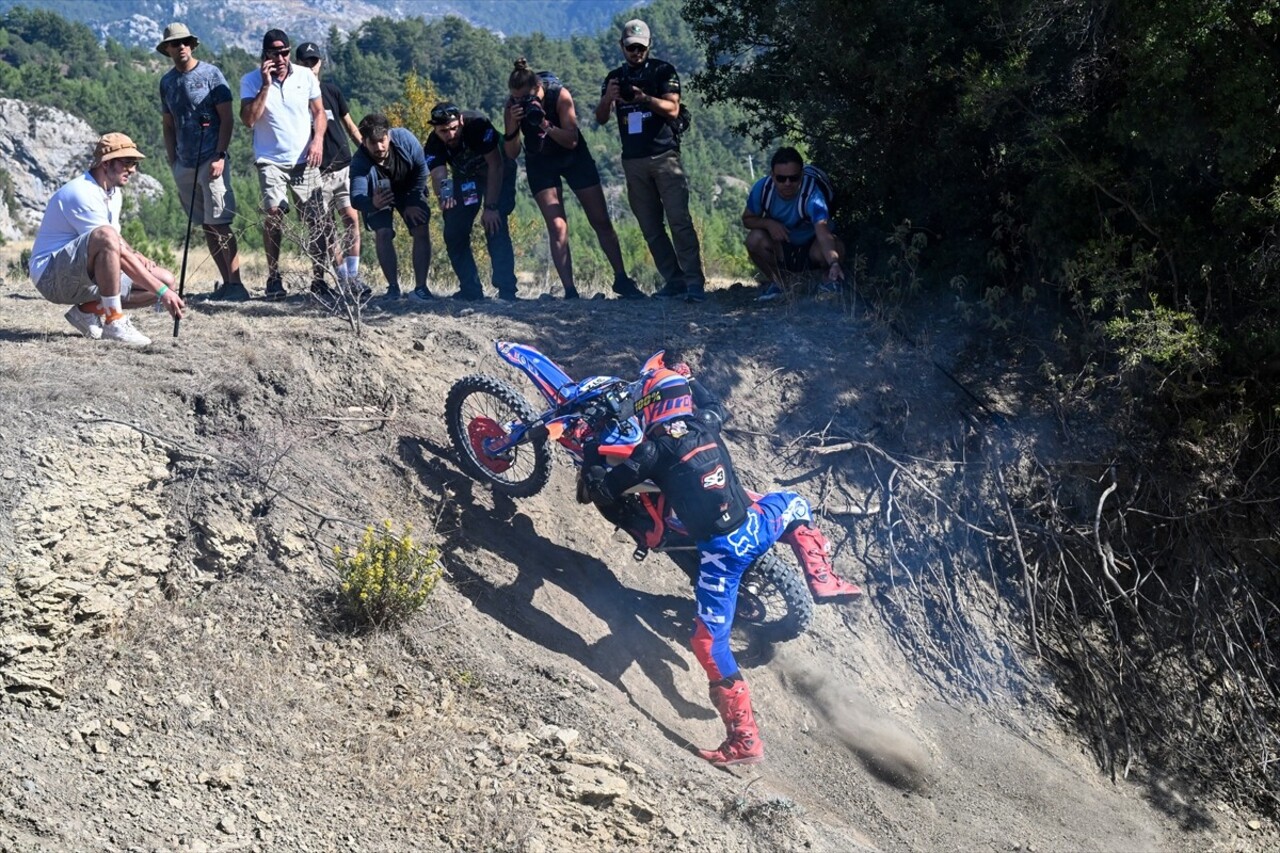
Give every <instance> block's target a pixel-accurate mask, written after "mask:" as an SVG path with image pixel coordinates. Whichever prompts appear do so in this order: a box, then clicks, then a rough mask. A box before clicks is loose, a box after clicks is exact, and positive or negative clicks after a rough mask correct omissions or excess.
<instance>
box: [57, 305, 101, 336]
mask: <svg viewBox="0 0 1280 853" xmlns="http://www.w3.org/2000/svg"><path fill="white" fill-rule="evenodd" d="M62 316H63V317H66V318H67V322H68V323H70V324H71V325H73V326H75V327H76V330H77V331H79V332H80V334H82V335H84V336H85V337H86V338H93V339H94V340H95V341H96V340H98V339H99V338H101V337H102V317H101V316H100V315H98V314H94V313H91V312H89V311H81V310H80V306H79V305H72V306H71V307H70V308H68V309H67V313H65V314H63V315H62Z"/></svg>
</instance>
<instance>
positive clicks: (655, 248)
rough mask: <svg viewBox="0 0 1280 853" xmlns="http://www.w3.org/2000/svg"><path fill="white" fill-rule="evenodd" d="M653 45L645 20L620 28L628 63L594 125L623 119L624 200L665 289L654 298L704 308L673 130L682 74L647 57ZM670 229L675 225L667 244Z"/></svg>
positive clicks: (606, 92)
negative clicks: (612, 118)
mask: <svg viewBox="0 0 1280 853" xmlns="http://www.w3.org/2000/svg"><path fill="white" fill-rule="evenodd" d="M651 42H652V38H651V34H650V32H649V25H648V24H646V23H645V22H644V21H640V20H633V21H627V22H626V23H625V24H623V25H622V39H621V40H620V42H619V44H620V45H621V47H622V53H623V56H625V57H626V60H627V61H626V62H625V63H623V64H622V65H620V66H618V67H617V68H615V69H613V70H612V71H610V72H609V74H608V75H607V76H606V77H605V78H604V84H603V85H602V86H601V87H600V103H599V104H597V105H596V121H597V122H599V123H600V124H607V123H608V122H609V115H610V113H612V112H616V113H617V114H618V133H619V135H620V136H621V137H622V171H623V172H624V173H625V174H626V176H627V200H628V201H629V202H630V203H631V210H632V212H633V213H635V215H636V220H637V221H638V222H639V223H640V230H641V232H643V233H644V240H645V242H646V243H648V244H649V252H650V254H652V255H653V263H654V265H655V266H657V268H658V274H659V275H661V276H662V279H663V282H664V285H663V287H662V289H661V290H659V291H658V292H657V294H655V295H657V296H659V297H662V298H672V297H678V298H683V299H684V300H685V301H687V302H702V301H703V300H704V299H706V295H705V288H706V278H705V276H704V275H703V273H702V250H701V248H700V247H699V245H698V232H697V230H696V229H695V228H694V227H693V217H692V216H690V215H689V179H688V177H687V176H686V175H685V172H684V165H683V164H682V163H681V160H680V134H679V132H678V131H677V129H676V126H677V122H678V121H679V120H680V75H679V74H677V73H676V69H675V66H673V65H672V64H671V63H669V62H663V61H662V60H661V59H654V58H652V57H651V56H650V55H649V46H650V44H651ZM664 220H665V223H664ZM666 223H670V225H671V236H670V237H668V236H667V230H666ZM673 244H674V245H673Z"/></svg>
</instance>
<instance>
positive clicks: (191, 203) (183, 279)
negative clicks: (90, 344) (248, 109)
mask: <svg viewBox="0 0 1280 853" xmlns="http://www.w3.org/2000/svg"><path fill="white" fill-rule="evenodd" d="M212 123H213V117H212V116H210V115H209V114H208V113H201V114H200V142H199V143H198V144H197V145H196V156H197V157H198V156H200V152H202V151H203V150H204V132H205V131H206V130H208V129H209V125H210V124H212ZM226 167H227V165H226V164H225V163H223V164H222V168H224V169H225V168H226ZM210 168H212V162H211V163H210ZM198 189H200V164H199V163H198V162H197V163H196V173H195V175H193V176H192V179H191V198H189V199H187V202H188V204H187V237H186V239H185V240H183V241H182V272H181V273H179V274H178V298H179V299H181V298H182V297H183V296H184V295H185V293H186V289H187V254H188V253H189V252H190V251H191V217H192V214H194V213H195V212H196V190H198ZM181 322H182V318H181V317H174V318H173V336H174V337H175V338H176V337H177V336H178V324H180V323H181Z"/></svg>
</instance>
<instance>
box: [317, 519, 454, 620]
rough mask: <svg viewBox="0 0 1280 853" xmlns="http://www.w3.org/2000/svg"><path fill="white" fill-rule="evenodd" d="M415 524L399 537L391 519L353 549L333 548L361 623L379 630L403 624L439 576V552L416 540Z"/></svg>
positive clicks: (350, 605)
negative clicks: (348, 550) (345, 550)
mask: <svg viewBox="0 0 1280 853" xmlns="http://www.w3.org/2000/svg"><path fill="white" fill-rule="evenodd" d="M412 532H413V530H412V528H410V527H409V526H408V525H405V528H404V532H403V533H401V534H399V535H396V534H395V533H394V532H393V531H392V526H391V522H390V521H384V522H383V525H382V528H381V529H375V528H374V527H372V526H370V527H368V528H366V529H365V532H364V538H363V539H362V540H361V541H360V545H359V547H357V548H356V550H355V552H354V553H351V554H347V553H345V552H343V550H342V548H341V547H337V548H334V557H335V560H336V562H337V568H338V576H339V577H340V578H341V586H340V589H341V590H342V597H343V601H344V602H345V604H346V606H347V609H348V610H349V611H350V612H351V615H352V616H354V617H355V618H356V619H357V620H359V621H360V622H361V623H362V624H364V625H367V626H369V627H372V628H375V629H380V628H384V627H389V626H392V625H396V624H399V623H400V622H403V621H404V620H405V619H406V618H408V617H409V616H410V615H412V614H413V613H414V612H415V611H417V610H418V609H419V608H420V607H422V605H423V603H424V602H425V601H426V600H427V598H428V597H429V596H430V595H431V592H432V590H434V589H435V586H436V582H437V581H438V580H440V575H441V572H442V568H441V566H440V553H439V552H438V551H436V550H435V549H434V548H423V547H422V546H420V545H418V544H417V543H415V542H414V541H413V536H412Z"/></svg>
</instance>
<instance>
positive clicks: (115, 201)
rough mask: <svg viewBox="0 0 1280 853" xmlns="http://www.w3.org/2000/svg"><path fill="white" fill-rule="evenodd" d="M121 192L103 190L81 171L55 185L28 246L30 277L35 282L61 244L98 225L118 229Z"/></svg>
mask: <svg viewBox="0 0 1280 853" xmlns="http://www.w3.org/2000/svg"><path fill="white" fill-rule="evenodd" d="M123 201H124V195H123V194H122V193H121V192H120V190H119V188H116V189H113V190H112V191H111V192H107V191H106V190H104V189H103V188H102V186H101V185H99V183H98V182H97V181H95V180H94V179H93V175H92V174H91V173H89V172H85V173H84V174H83V175H81V176H80V177H78V178H74V179H72V180H70V181H68V182H67V183H65V184H63V185H62V186H61V187H59V188H58V191H57V192H55V193H54V194H53V197H52V198H50V199H49V204H48V206H47V207H45V209H44V217H43V218H42V219H41V220H40V230H39V231H37V232H36V242H35V244H34V245H32V247H31V264H30V266H29V267H28V271H29V272H30V273H31V280H32V281H33V282H37V283H39V281H40V276H42V275H44V271H45V268H46V267H48V266H49V259H50V258H52V257H53V255H54V253H55V252H57V251H58V250H59V249H61V248H62V247H63V246H65V245H67V244H68V243H70V242H72V241H73V240H75V239H77V238H78V237H80V236H82V235H84V234H88V233H89V232H90V231H92V230H93V229H95V228H97V227H98V226H100V225H110V226H112V227H113V228H115V229H116V230H117V231H119V230H120V206H121V203H122V202H123Z"/></svg>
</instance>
